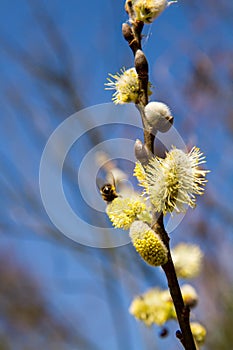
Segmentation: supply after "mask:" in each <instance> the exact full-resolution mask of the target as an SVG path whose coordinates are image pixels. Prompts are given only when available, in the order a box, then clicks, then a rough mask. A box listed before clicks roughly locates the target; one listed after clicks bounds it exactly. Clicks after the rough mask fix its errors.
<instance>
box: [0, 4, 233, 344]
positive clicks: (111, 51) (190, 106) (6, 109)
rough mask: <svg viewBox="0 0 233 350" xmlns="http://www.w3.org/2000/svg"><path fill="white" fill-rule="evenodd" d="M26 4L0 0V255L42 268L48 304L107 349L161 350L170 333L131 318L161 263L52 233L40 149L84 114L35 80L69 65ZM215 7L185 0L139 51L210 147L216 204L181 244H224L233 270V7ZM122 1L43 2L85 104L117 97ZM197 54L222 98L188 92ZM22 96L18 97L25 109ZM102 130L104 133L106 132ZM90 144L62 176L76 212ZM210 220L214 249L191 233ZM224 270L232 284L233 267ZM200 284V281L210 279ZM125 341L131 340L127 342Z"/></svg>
mask: <svg viewBox="0 0 233 350" xmlns="http://www.w3.org/2000/svg"><path fill="white" fill-rule="evenodd" d="M28 3H29V2H28V1H24V0H17V1H15V2H9V1H7V0H2V1H1V15H0V16H1V21H0V23H1V24H0V38H1V41H2V43H3V38H4V42H5V44H4V45H2V50H1V55H0V63H1V67H2V69H1V73H2V79H1V97H0V101H1V105H2V128H1V130H0V134H1V144H0V150H1V158H2V164H3V165H2V169H3V170H2V173H1V193H2V195H1V199H0V200H1V211H2V219H1V220H2V221H1V225H2V234H1V246H2V251H4V250H7V251H10V252H11V254H13V255H15V256H16V257H18V259H19V261H20V262H21V263H22V265H23V266H24V267H25V269H26V270H28V271H29V272H30V273H32V274H34V275H35V276H36V279H37V280H38V281H39V284H40V286H41V289H42V290H43V293H44V295H45V296H46V298H47V299H48V305H49V308H51V309H52V310H53V312H54V313H55V314H57V315H59V316H58V317H60V318H64V320H65V322H67V323H70V327H73V328H74V330H75V327H76V326H77V324H78V325H79V327H80V328H81V331H82V332H83V334H87V333H88V335H89V337H91V338H92V339H94V340H95V342H96V344H97V345H98V346H99V348H100V349H102V350H105V349H109V348H111V349H112V350H118V349H119V348H121V349H123V350H124V349H127V350H128V349H133V350H139V349H140V350H144V349H145V350H150V349H152V348H153V349H164V348H166V347H167V346H168V345H169V344H170V343H169V342H170V341H171V339H172V337H169V338H168V339H166V340H164V339H162V340H161V339H159V337H158V336H157V333H158V329H157V328H155V329H153V330H148V329H145V327H144V326H143V325H141V324H138V323H137V322H136V321H135V320H134V319H133V318H132V317H131V316H130V315H129V314H128V307H129V304H130V302H131V300H132V298H133V296H134V295H135V294H137V293H140V292H143V291H145V289H147V288H149V287H151V286H152V285H154V284H159V285H161V286H163V287H165V286H166V283H165V281H164V279H163V277H162V275H161V274H160V271H154V270H152V269H151V268H150V267H147V266H144V265H142V262H141V261H139V260H137V256H136V254H135V253H134V251H133V249H132V247H130V246H126V247H122V248H117V249H115V250H114V252H113V251H112V250H111V251H110V252H103V251H102V250H101V249H99V250H98V249H92V248H86V247H83V246H81V245H78V244H76V243H73V242H72V241H69V240H68V239H66V238H64V236H62V235H61V233H60V232H59V231H57V230H56V228H55V227H54V226H53V224H52V223H51V222H50V220H49V218H48V216H47V214H46V212H45V210H44V208H43V205H42V201H41V198H40V193H39V183H38V182H39V176H38V173H39V163H40V158H41V155H42V151H43V149H44V146H45V144H46V141H47V139H48V138H49V136H50V135H51V133H52V132H53V131H54V129H55V128H56V127H57V126H58V125H59V124H60V123H61V121H63V120H65V119H66V118H68V117H69V116H70V114H71V113H74V112H75V111H76V110H75V108H74V106H73V105H71V102H70V100H69V96H64V95H63V93H62V91H61V89H60V88H59V86H58V87H56V86H54V84H53V83H52V82H50V83H49V82H47V83H46V82H44V81H43V82H42V81H40V80H39V79H36V78H35V75H34V73H33V70H36V68H37V67H38V66H39V65H40V64H41V63H43V64H45V65H46V64H48V65H49V66H50V67H53V68H54V70H55V71H56V72H62V73H64V74H65V75H66V71H65V72H64V69H65V67H66V66H65V62H64V61H63V59H62V54H63V53H64V52H63V53H62V52H60V54H61V56H57V55H55V54H54V52H53V50H52V49H51V46H49V44H48V40H47V37H46V35H44V34H43V31H42V30H41V29H40V26H39V24H38V23H36V21H35V18H34V17H33V15H32V13H33V11H32V8H30V6H28ZM38 3H39V2H38ZM217 6H219V5H216V4H215V7H212V6H211V1H206V2H203V1H197V2H196V3H195V5H193V4H188V3H185V2H183V1H179V2H178V3H177V4H174V5H173V6H171V7H170V8H169V9H167V10H166V11H165V12H164V13H163V14H162V15H161V17H159V18H158V20H157V21H156V23H154V24H153V25H152V26H148V27H147V28H145V39H144V47H143V48H144V50H145V53H146V55H147V57H148V61H149V63H150V73H151V74H150V80H151V82H152V84H153V86H154V95H153V98H155V99H159V100H162V101H164V102H166V103H168V104H169V106H171V109H172V111H173V113H174V116H175V127H176V128H177V129H178V131H179V132H180V133H181V134H182V137H183V138H184V140H185V142H186V143H187V144H190V145H193V144H198V146H200V147H201V149H202V150H203V151H204V153H205V154H207V159H208V167H209V168H210V169H211V174H210V180H209V184H208V191H209V194H208V198H212V199H213V198H214V200H215V201H216V202H215V205H214V207H213V208H212V209H210V207H208V206H207V205H206V206H205V205H201V204H200V207H198V208H197V209H196V210H195V211H194V212H193V213H189V214H188V215H187V217H186V219H185V222H182V224H181V226H180V227H179V230H177V231H176V232H175V235H174V237H172V238H174V241H173V242H174V243H177V242H178V241H179V239H182V240H186V241H189V240H191V241H193V242H196V243H203V242H202V241H203V240H204V243H203V246H202V247H203V250H204V251H206V252H207V254H208V253H210V254H215V253H216V251H218V249H220V251H221V252H225V258H224V259H223V262H222V264H223V266H224V267H227V266H228V265H229V257H230V256H231V249H232V228H231V223H232V222H231V221H230V223H229V222H227V223H226V224H225V225H226V226H225V232H224V233H222V231H221V227H222V222H223V220H224V219H225V217H223V216H222V214H221V213H222V212H221V210H220V209H219V208H221V209H222V211H223V212H225V213H226V212H227V211H226V210H225V211H224V208H225V207H226V209H227V210H229V216H230V217H232V216H231V215H232V212H231V207H232V198H233V197H232V194H233V193H232V182H233V168H232V162H231V155H232V147H233V145H232V129H230V127H228V125H230V122H231V120H232V107H233V106H232V79H231V78H232V77H230V68H232V65H231V61H232V48H231V44H232V21H231V14H232V11H233V6H232V4H228V3H227V2H223V3H222V7H221V8H219V10H218V8H217ZM123 7H124V1H117V2H116V1H114V2H111V1H109V0H102V1H100V2H97V1H94V0H91V1H89V2H88V1H86V2H85V1H84V2H82V1H74V0H73V1H71V0H70V1H64V0H60V1H54V0H51V1H49V2H47V4H46V8H47V10H48V13H49V14H50V16H51V17H52V18H53V21H54V22H55V24H56V26H57V28H58V29H59V32H60V33H61V35H62V36H63V38H64V40H65V42H66V45H67V51H66V52H65V53H66V54H65V55H64V57H65V58H66V59H67V57H68V59H69V60H70V63H69V64H70V65H69V67H71V68H72V79H73V81H74V86H75V92H76V94H77V96H79V97H80V99H81V101H82V106H83V107H90V106H92V105H95V104H101V103H105V102H110V100H111V93H110V92H109V91H105V90H104V83H105V82H106V78H107V75H108V73H115V72H117V71H119V70H120V68H121V67H123V66H125V67H127V68H128V67H130V66H132V64H133V57H132V53H131V51H130V50H129V48H128V47H127V43H126V42H125V41H124V39H123V38H122V36H121V24H122V23H123V21H125V20H127V16H126V14H125V12H124V8H123ZM220 10H221V11H220ZM42 12H43V11H42ZM9 48H11V49H9ZM20 48H22V49H24V50H25V51H26V52H29V54H30V57H32V58H33V60H34V67H32V68H31V71H30V72H28V71H25V69H24V68H22V63H21V64H19V63H18V62H17V59H16V57H17V55H16V53H17V52H19V49H20ZM12 50H14V51H12ZM9 51H10V52H9ZM12 52H13V54H12ZM200 58H201V59H206V60H207V63H208V67H209V68H208V69H210V72H211V73H210V76H211V77H212V78H213V81H214V82H215V84H216V86H217V88H218V92H217V93H216V95H214V96H213V95H211V93H209V92H208V91H206V90H205V91H204V90H201V89H200V90H197V91H196V90H195V93H193V94H192V95H191V94H189V95H187V91H188V88H189V87H190V84H191V83H190V82H192V79H193V70H194V67H196V62H197V61H198V60H199V59H200ZM24 62H25V60H24ZM63 63H64V64H63ZM231 73H232V71H231ZM67 74H68V73H67ZM50 94H51V96H50ZM17 96H19V97H22V101H23V104H20V108H18V106H17V101H18V100H17ZM52 97H55V98H56V99H57V100H58V101H59V102H60V103H61V106H60V109H57V110H55V109H54V108H53V106H52V103H51V98H52ZM12 98H13V99H12ZM20 101H21V100H20ZM22 101H21V102H22ZM62 107H64V108H63V109H62ZM230 113H231V114H230ZM124 132H125V130H124V128H122V129H121V128H119V130H118V129H117V130H115V134H114V137H121V136H122V134H123V136H124V137H125V136H126V135H125V134H124ZM100 136H101V137H102V139H105V138H106V135H105V134H104V132H102V131H100ZM133 137H134V136H133ZM137 137H138V136H137ZM93 142H94V141H93V140H92V139H90V138H88V135H87V136H86V138H85V137H84V139H83V142H82V144H81V146H80V147H82V149H81V148H80V150H79V148H78V147H79V145H76V147H75V146H74V148H73V149H72V150H71V155H70V161H71V164H70V167H71V172H70V173H68V174H67V177H66V175H64V176H65V177H64V178H65V181H66V183H64V187H65V188H66V191H67V197H68V199H69V200H70V202H71V203H72V205H74V207H75V206H76V209H77V211H80V212H82V210H83V208H82V207H81V203H82V202H81V200H80V198H79V191H78V188H77V183H76V174H77V170H78V169H77V168H78V167H79V164H80V163H81V161H82V154H83V153H85V147H86V149H89V148H91V147H93ZM223 150H224V152H223ZM126 168H127V167H126ZM223 179H224V181H223ZM66 186H67V187H66ZM87 190H88V184H87ZM73 193H74V194H75V195H73ZM200 202H201V200H200ZM216 203H217V204H218V205H216ZM222 205H223V206H222ZM83 211H84V210H83ZM84 214H85V215H86V217H87V218H88V215H89V216H90V215H91V214H90V212H89V211H88V208H85V212H84ZM84 214H83V215H84ZM205 215H206V216H205ZM206 217H208V218H209V219H208V220H207V219H206ZM105 220H106V218H105ZM204 220H207V222H208V224H209V232H210V231H211V230H213V231H214V230H215V229H216V232H217V233H218V230H219V232H221V234H223V237H224V239H223V240H222V241H221V244H220V245H219V246H218V249H217V247H216V241H215V240H213V242H212V244H213V245H212V246H211V247H209V246H208V244H209V242H210V241H208V240H205V239H204V238H203V236H202V235H201V234H199V235H198V234H196V233H195V228H196V227H195V225H197V223H198V222H203V221H204ZM190 225H191V226H193V227H192V228H193V230H192V229H190ZM189 230H190V231H191V232H190V236H188V237H187V234H186V232H189ZM216 232H215V235H216ZM87 234H88V232H87ZM54 237H55V238H54ZM208 237H209V236H208ZM174 243H173V244H174ZM124 259H125V260H124ZM228 274H229V276H228V278H229V280H231V278H232V275H231V276H230V272H228ZM106 276H107V277H106ZM195 283H196V284H197V286H199V284H201V283H203V280H202V279H200V280H197V282H195ZM200 289H201V291H202V292H201V293H202V297H203V298H204V300H206V299H205V297H206V295H205V293H204V292H203V290H202V288H200ZM111 295H112V296H113V298H112V299H111ZM207 304H208V303H207ZM201 305H202V304H201ZM202 306H203V305H202ZM205 312H206V309H205ZM197 315H198V316H200V318H201V319H203V320H205V315H204V312H202V310H201V308H199V309H197ZM117 327H119V328H117ZM171 327H172V328H173V327H175V325H174V326H173V324H172V325H171ZM127 331H128V332H129V333H127ZM126 338H127V342H128V343H127V342H126V343H122V342H123V339H126ZM103 339H104V340H105V342H104V343H103ZM172 342H173V343H172V344H173V348H174V349H176V348H177V349H178V345H177V344H176V343H175V341H174V339H172ZM119 344H121V347H120V345H119ZM148 344H150V345H148ZM152 344H153V346H152ZM70 349H72V348H71V347H70ZM90 350H92V349H90ZM93 350H94V349H93Z"/></svg>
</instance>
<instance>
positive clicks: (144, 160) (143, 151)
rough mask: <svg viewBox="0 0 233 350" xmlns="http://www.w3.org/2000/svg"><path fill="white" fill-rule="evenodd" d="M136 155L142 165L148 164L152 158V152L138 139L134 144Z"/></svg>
mask: <svg viewBox="0 0 233 350" xmlns="http://www.w3.org/2000/svg"><path fill="white" fill-rule="evenodd" d="M134 153H135V157H136V158H137V160H139V162H140V163H141V164H142V165H146V164H148V161H149V159H150V158H151V155H150V152H149V151H148V149H147V147H146V146H145V145H144V144H143V143H142V142H141V141H140V140H138V139H137V140H136V142H135V144H134Z"/></svg>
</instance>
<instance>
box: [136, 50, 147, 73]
mask: <svg viewBox="0 0 233 350" xmlns="http://www.w3.org/2000/svg"><path fill="white" fill-rule="evenodd" d="M134 64H135V68H136V72H137V73H138V75H139V76H147V75H148V70H149V68H148V62H147V59H146V56H145V55H144V53H143V51H142V50H137V51H136V54H135V60H134Z"/></svg>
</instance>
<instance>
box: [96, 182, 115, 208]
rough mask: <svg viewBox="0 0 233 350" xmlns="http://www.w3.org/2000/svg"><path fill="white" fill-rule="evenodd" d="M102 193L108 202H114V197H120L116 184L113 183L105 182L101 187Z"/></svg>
mask: <svg viewBox="0 0 233 350" xmlns="http://www.w3.org/2000/svg"><path fill="white" fill-rule="evenodd" d="M100 194H101V196H102V198H103V200H104V201H106V202H107V203H110V202H112V201H113V199H115V198H117V197H118V194H117V193H116V188H115V186H114V185H111V184H105V185H104V186H103V187H101V189H100Z"/></svg>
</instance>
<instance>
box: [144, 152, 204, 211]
mask: <svg viewBox="0 0 233 350" xmlns="http://www.w3.org/2000/svg"><path fill="white" fill-rule="evenodd" d="M203 163H205V157H204V156H203V154H202V153H201V152H200V150H199V149H198V148H196V147H193V148H192V150H191V151H190V152H189V153H185V152H184V151H182V150H179V149H177V148H175V147H174V148H173V149H172V150H171V151H169V152H168V153H167V154H166V157H165V159H162V158H158V157H154V158H152V159H151V160H150V161H149V164H148V165H147V166H146V167H145V179H143V181H140V183H141V185H142V186H144V187H145V189H146V192H147V193H148V194H149V196H150V199H151V202H152V204H153V205H154V207H155V209H156V210H157V211H158V212H163V213H164V214H166V213H167V212H172V211H173V210H175V211H177V212H182V211H185V210H186V206H187V205H188V206H190V207H192V208H193V207H195V205H196V197H195V195H202V194H203V192H204V188H203V187H204V185H205V183H206V182H207V180H206V178H205V176H206V174H207V173H208V170H203V169H200V168H199V166H200V165H201V164H203Z"/></svg>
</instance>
